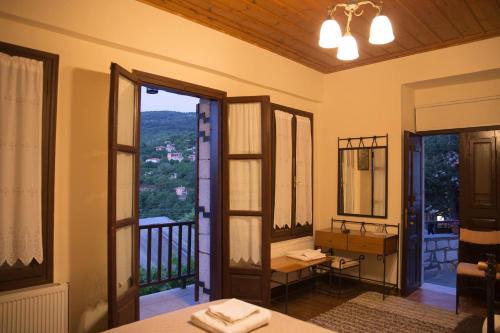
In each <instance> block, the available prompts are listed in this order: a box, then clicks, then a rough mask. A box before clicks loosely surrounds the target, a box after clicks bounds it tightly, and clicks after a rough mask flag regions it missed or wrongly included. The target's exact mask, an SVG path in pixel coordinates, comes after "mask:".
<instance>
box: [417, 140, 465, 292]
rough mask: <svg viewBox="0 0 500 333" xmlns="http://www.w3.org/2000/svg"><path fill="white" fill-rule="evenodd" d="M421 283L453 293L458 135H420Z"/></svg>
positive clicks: (457, 216) (457, 213)
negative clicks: (421, 179) (422, 183)
mask: <svg viewBox="0 0 500 333" xmlns="http://www.w3.org/2000/svg"><path fill="white" fill-rule="evenodd" d="M422 142H423V168H424V173H423V177H424V191H423V193H424V195H423V207H424V214H423V221H422V222H423V228H422V232H423V235H422V241H423V243H422V273H423V279H422V281H423V287H424V288H428V289H432V290H436V291H441V292H444V293H451V294H454V292H455V287H456V267H457V263H458V242H459V205H458V202H459V186H460V184H459V180H460V175H459V145H460V140H459V135H458V134H437V135H426V136H423V140H422Z"/></svg>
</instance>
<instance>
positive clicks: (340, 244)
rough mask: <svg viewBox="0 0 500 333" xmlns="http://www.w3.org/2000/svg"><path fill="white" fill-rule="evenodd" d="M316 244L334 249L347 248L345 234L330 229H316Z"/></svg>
mask: <svg viewBox="0 0 500 333" xmlns="http://www.w3.org/2000/svg"><path fill="white" fill-rule="evenodd" d="M315 245H316V246H321V247H327V248H331V249H335V250H347V235H345V234H342V233H337V232H330V231H321V230H318V231H316V240H315Z"/></svg>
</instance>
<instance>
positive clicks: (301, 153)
mask: <svg viewBox="0 0 500 333" xmlns="http://www.w3.org/2000/svg"><path fill="white" fill-rule="evenodd" d="M295 150H296V153H295V154H296V159H297V160H296V168H297V171H296V208H295V212H296V222H297V224H298V223H300V224H301V225H304V224H305V223H306V222H307V223H309V224H311V223H312V222H313V221H312V215H313V214H312V137H311V121H310V120H309V118H307V117H301V116H297V147H296V149H295Z"/></svg>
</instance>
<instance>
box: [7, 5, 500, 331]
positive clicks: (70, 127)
mask: <svg viewBox="0 0 500 333" xmlns="http://www.w3.org/2000/svg"><path fill="white" fill-rule="evenodd" d="M0 40H2V41H5V42H9V43H13V44H18V45H22V46H27V47H31V48H35V49H40V50H44V51H47V52H52V53H57V54H59V55H60V74H59V91H58V117H57V125H58V126H57V143H56V150H57V156H56V184H55V191H56V198H55V271H54V273H55V280H56V281H60V282H66V281H69V282H70V297H71V298H70V326H71V331H72V332H77V331H85V330H98V329H102V328H104V327H105V306H103V302H106V298H107V284H106V283H107V274H106V265H107V262H106V253H107V248H106V242H107V241H106V223H107V222H106V211H107V207H106V205H107V204H106V202H107V125H108V124H107V117H108V115H107V113H108V90H109V65H110V63H111V62H116V63H119V64H120V65H122V66H124V67H125V68H128V69H138V70H142V71H147V72H152V73H155V74H158V75H163V76H167V77H171V78H174V79H180V80H184V81H188V82H191V83H195V84H200V85H204V86H207V87H211V88H216V89H220V90H224V91H227V92H228V94H229V95H230V96H236V95H270V96H271V100H272V101H273V102H275V103H279V104H284V105H287V106H290V107H294V108H298V109H302V110H305V111H309V112H314V113H315V134H314V143H315V151H314V156H315V161H314V163H315V164H314V174H315V179H314V185H315V193H314V198H315V202H314V207H315V208H314V209H315V211H314V216H315V227H316V228H318V227H319V228H326V227H328V226H329V221H330V218H331V217H332V216H333V217H337V214H336V212H337V206H336V204H337V200H336V196H337V176H336V175H337V147H336V144H335V143H336V141H337V137H339V136H340V137H346V136H351V137H353V136H366V135H374V134H377V135H384V134H386V133H388V134H389V165H388V168H389V189H388V191H389V210H388V219H386V220H385V219H358V220H375V221H379V222H384V223H385V222H387V223H391V224H399V223H400V221H401V185H402V182H401V175H402V170H401V161H402V153H401V151H402V130H403V129H413V130H414V129H415V123H414V114H413V110H414V107H415V103H418V100H419V98H420V97H419V96H423V92H422V94H420V93H416V90H417V89H423V88H427V86H423V87H422V86H418V84H415V83H421V82H427V81H429V80H437V79H442V78H449V77H454V76H460V75H467V74H471V73H478V72H482V71H491V70H498V69H499V68H500V57H499V56H498V54H499V50H500V37H497V38H492V39H488V40H483V41H479V42H474V43H470V44H465V45H460V46H455V47H450V48H446V49H440V50H436V51H432V52H427V53H422V54H418V55H413V56H409V57H404V58H399V59H394V60H390V61H386V62H381V63H377V64H373V65H368V66H362V67H358V68H354V69H351V70H346V71H341V72H337V73H333V74H329V75H322V74H321V73H319V72H316V71H314V70H311V69H309V68H306V67H304V66H302V65H300V64H297V63H294V62H292V61H290V60H287V59H285V58H283V57H280V56H278V55H275V54H273V53H270V52H268V51H265V50H263V49H260V48H258V47H255V46H253V45H250V44H248V43H245V42H242V41H240V40H238V39H235V38H233V37H230V36H228V35H225V34H222V33H219V32H217V31H214V30H211V29H208V28H205V27H202V26H200V25H198V24H195V23H192V22H190V21H187V20H184V19H182V18H180V17H177V16H175V15H171V14H168V13H166V12H163V11H160V10H158V9H156V8H152V7H149V6H147V5H144V4H142V3H139V2H137V1H134V0H121V1H118V0H109V1H99V0H86V1H77V0H44V1H29V0H18V1H2V2H0ZM419 94H420V95H419ZM416 95H417V96H416ZM416 100H417V102H416ZM319 180H320V181H319ZM353 219H355V218H353ZM302 241H303V243H302ZM292 243H293V244H292ZM297 244H300V246H302V245H304V244H311V239H310V238H308V239H304V240H299V241H294V242H291V243H290V246H297ZM283 249H284V248H283V246H280V245H279V244H278V245H273V255H276V253H279V251H283ZM373 259H374V258H371V259H370V260H369V261H368V262H367V263H366V265H365V267H364V268H363V271H364V272H365V275H367V276H376V275H378V274H379V273H380V266H379V265H377V264H376V263H375V262H374V261H373ZM389 271H390V274H391V279H392V280H395V265H394V262H393V263H391V264H390V269H389ZM104 304H105V303H104ZM94 319H95V322H94Z"/></svg>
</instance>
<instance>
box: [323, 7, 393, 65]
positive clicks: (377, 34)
mask: <svg viewBox="0 0 500 333" xmlns="http://www.w3.org/2000/svg"><path fill="white" fill-rule="evenodd" d="M365 5H370V6H372V7H373V8H375V9H377V11H378V13H377V16H375V18H374V19H373V21H372V24H371V27H370V38H369V40H368V41H369V42H370V44H375V45H382V44H387V43H390V42H392V41H393V40H394V32H393V30H392V25H391V21H389V18H388V17H387V16H385V15H381V12H382V6H380V5H376V4H375V3H373V2H372V1H356V0H350V1H348V2H347V3H339V4H336V5H335V6H334V7H333V8H330V9H328V17H327V19H326V20H325V21H324V22H323V24H322V25H321V30H320V34H319V46H320V47H322V48H327V49H333V48H337V47H338V50H337V59H339V60H343V61H349V60H355V59H357V58H358V57H359V52H358V43H357V42H356V39H355V38H354V37H353V36H352V34H351V20H352V17H353V16H361V15H363V9H360V8H361V7H362V6H365ZM339 8H343V10H344V14H345V15H346V16H347V24H346V27H345V32H344V35H343V36H342V32H341V29H340V25H339V24H338V23H337V21H335V19H334V18H333V14H334V13H335V11H336V10H337V9H339Z"/></svg>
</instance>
